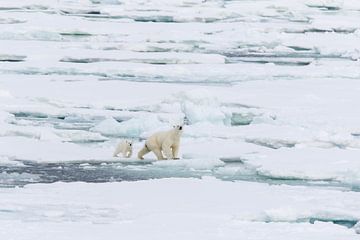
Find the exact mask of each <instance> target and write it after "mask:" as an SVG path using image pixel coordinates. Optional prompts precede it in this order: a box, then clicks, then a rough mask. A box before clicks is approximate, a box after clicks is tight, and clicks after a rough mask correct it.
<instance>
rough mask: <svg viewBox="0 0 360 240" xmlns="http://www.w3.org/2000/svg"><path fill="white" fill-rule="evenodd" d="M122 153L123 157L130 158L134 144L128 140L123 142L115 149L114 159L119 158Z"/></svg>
mask: <svg viewBox="0 0 360 240" xmlns="http://www.w3.org/2000/svg"><path fill="white" fill-rule="evenodd" d="M119 153H122V155H123V157H126V158H129V157H131V155H132V142H131V141H128V140H124V141H121V142H120V143H119V144H118V145H117V146H116V149H115V152H114V154H113V157H117V156H118V155H119Z"/></svg>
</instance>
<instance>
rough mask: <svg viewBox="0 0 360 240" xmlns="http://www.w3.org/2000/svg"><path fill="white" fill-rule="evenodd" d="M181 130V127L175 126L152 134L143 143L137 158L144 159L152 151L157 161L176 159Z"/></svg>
mask: <svg viewBox="0 0 360 240" xmlns="http://www.w3.org/2000/svg"><path fill="white" fill-rule="evenodd" d="M182 130H183V126H182V125H176V126H174V128H173V129H171V130H169V131H163V132H157V133H154V134H153V135H151V136H150V137H149V138H148V139H147V140H146V141H145V145H144V147H143V148H142V149H141V150H140V151H139V153H138V158H139V159H144V158H143V156H144V155H145V154H147V153H149V152H151V151H152V152H154V154H155V155H156V157H157V159H158V160H162V159H177V155H178V153H179V145H180V136H181V134H182ZM163 153H164V155H165V157H164V156H163Z"/></svg>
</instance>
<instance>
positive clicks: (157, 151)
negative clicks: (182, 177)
mask: <svg viewBox="0 0 360 240" xmlns="http://www.w3.org/2000/svg"><path fill="white" fill-rule="evenodd" d="M153 152H154V154H155V155H156V157H157V159H158V160H163V159H164V157H163V155H162V153H161V151H160V149H158V148H156V149H154V150H153Z"/></svg>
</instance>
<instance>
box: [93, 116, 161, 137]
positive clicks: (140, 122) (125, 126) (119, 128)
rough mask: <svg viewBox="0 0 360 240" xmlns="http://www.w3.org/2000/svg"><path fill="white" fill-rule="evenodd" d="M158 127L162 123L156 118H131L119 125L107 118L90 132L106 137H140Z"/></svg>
mask: <svg viewBox="0 0 360 240" xmlns="http://www.w3.org/2000/svg"><path fill="white" fill-rule="evenodd" d="M160 126H162V122H160V120H159V119H158V118H157V117H156V116H148V117H144V118H132V119H130V120H127V121H123V122H121V123H119V122H117V121H116V120H115V119H113V118H108V119H105V120H104V121H102V122H100V123H99V124H98V125H96V126H95V127H93V128H91V131H94V132H99V133H101V134H104V135H108V136H121V137H140V136H141V135H142V134H143V133H144V132H147V131H154V130H155V129H158V128H159V127H160Z"/></svg>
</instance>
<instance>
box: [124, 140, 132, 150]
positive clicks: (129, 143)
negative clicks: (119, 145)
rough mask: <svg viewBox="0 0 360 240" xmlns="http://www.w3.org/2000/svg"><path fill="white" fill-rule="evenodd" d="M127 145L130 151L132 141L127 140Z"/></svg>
mask: <svg viewBox="0 0 360 240" xmlns="http://www.w3.org/2000/svg"><path fill="white" fill-rule="evenodd" d="M125 145H126V146H127V147H128V148H129V149H130V148H132V141H129V140H125Z"/></svg>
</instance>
